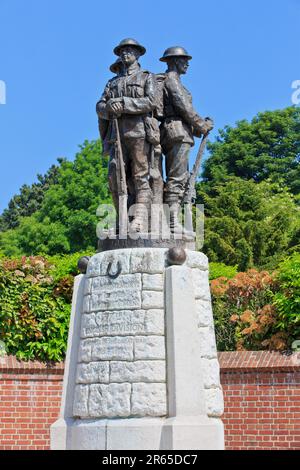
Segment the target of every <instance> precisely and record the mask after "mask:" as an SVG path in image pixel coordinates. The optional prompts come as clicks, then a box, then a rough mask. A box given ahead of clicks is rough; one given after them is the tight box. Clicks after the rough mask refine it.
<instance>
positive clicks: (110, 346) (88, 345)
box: [78, 336, 133, 362]
mask: <svg viewBox="0 0 300 470" xmlns="http://www.w3.org/2000/svg"><path fill="white" fill-rule="evenodd" d="M132 359H133V337H132V336H112V337H110V336H103V337H101V338H91V339H84V340H81V341H80V346H79V357H78V360H79V362H91V361H99V360H102V361H106V360H120V361H126V360H127V361H131V360H132Z"/></svg>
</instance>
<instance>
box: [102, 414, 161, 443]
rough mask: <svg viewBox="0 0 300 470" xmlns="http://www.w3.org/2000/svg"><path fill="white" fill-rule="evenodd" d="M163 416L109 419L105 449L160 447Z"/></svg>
mask: <svg viewBox="0 0 300 470" xmlns="http://www.w3.org/2000/svg"><path fill="white" fill-rule="evenodd" d="M164 422H165V419H164V418H138V419H134V418H132V419H131V418H130V419H123V420H122V419H117V420H112V421H109V422H108V424H107V450H151V449H161V440H162V433H163V425H164Z"/></svg>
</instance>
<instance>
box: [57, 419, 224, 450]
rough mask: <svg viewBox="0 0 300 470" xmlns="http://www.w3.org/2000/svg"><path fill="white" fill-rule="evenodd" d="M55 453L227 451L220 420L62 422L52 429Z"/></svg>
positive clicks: (71, 420) (75, 420)
mask: <svg viewBox="0 0 300 470" xmlns="http://www.w3.org/2000/svg"><path fill="white" fill-rule="evenodd" d="M51 449H53V450H193V449H194V450H223V449H224V429H223V423H222V421H221V420H220V419H218V418H206V417H205V416H203V417H202V416H199V417H197V416H196V417H176V418H166V419H165V418H129V419H115V420H105V419H103V420H102V419H101V420H80V419H67V420H64V419H62V418H61V419H59V420H57V421H56V422H55V423H54V424H53V425H52V426H51Z"/></svg>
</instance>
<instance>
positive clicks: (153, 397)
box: [131, 383, 167, 416]
mask: <svg viewBox="0 0 300 470" xmlns="http://www.w3.org/2000/svg"><path fill="white" fill-rule="evenodd" d="M131 403H132V407H131V413H132V415H134V416H166V414H167V394H166V385H165V384H164V383H154V384H153V383H149V384H148V383H136V384H133V385H132V397H131Z"/></svg>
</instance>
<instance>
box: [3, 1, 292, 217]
mask: <svg viewBox="0 0 300 470" xmlns="http://www.w3.org/2000/svg"><path fill="white" fill-rule="evenodd" d="M299 19H300V0H251V1H250V0H244V1H241V0H226V1H225V0H210V1H209V2H207V0H206V1H202V0H186V1H185V2H183V1H179V0H151V2H150V1H145V0H130V1H129V0H114V1H111V2H108V1H101V0H84V1H83V0H81V1H79V0H26V1H25V0H0V46H1V49H0V50H1V56H0V80H2V81H4V82H5V83H6V92H7V103H6V104H5V105H0V157H1V166H0V168H1V171H0V211H2V209H4V208H5V207H6V205H7V203H8V201H9V199H10V198H11V197H12V196H13V195H14V194H15V193H16V192H17V191H18V189H19V187H20V186H21V185H22V184H24V183H27V184H30V183H32V182H34V181H35V178H36V174H37V173H44V172H46V171H47V169H48V168H49V167H50V165H51V164H53V163H55V162H56V158H57V157H60V156H65V157H67V158H68V159H72V158H73V157H74V154H75V153H76V151H77V150H78V145H79V144H80V143H82V142H83V141H84V140H85V139H95V138H97V137H98V129H97V119H96V114H95V103H96V101H97V99H98V97H99V95H100V94H101V92H102V89H103V88H104V85H105V83H106V81H107V80H108V78H109V77H110V72H109V71H108V67H109V65H110V64H111V63H112V61H113V60H114V56H113V53H112V49H113V48H114V46H115V45H116V44H118V43H119V41H120V40H121V39H123V38H124V37H128V36H130V37H135V38H136V39H137V40H138V41H139V42H141V43H142V44H143V45H144V46H145V47H146V48H147V54H146V55H145V56H144V57H142V60H141V63H142V66H143V67H144V68H146V69H149V70H150V71H153V72H160V71H163V70H164V64H162V63H160V62H159V61H158V59H159V57H160V56H161V55H162V53H163V51H164V49H166V48H167V47H169V46H171V45H177V44H179V45H183V46H184V47H185V48H186V49H187V50H188V51H189V53H190V54H191V55H192V56H193V60H192V61H191V64H190V68H189V71H188V75H186V76H185V77H184V78H183V81H184V83H185V85H186V86H187V87H188V88H189V89H190V90H191V92H192V94H193V99H194V105H195V108H196V109H197V110H198V111H199V113H200V114H202V115H204V116H206V115H209V116H212V117H213V118H214V121H215V125H216V131H217V129H219V128H222V127H223V126H224V125H226V124H234V123H235V122H236V121H237V120H239V119H243V118H246V119H251V118H252V117H253V116H254V115H255V114H256V113H257V112H259V111H264V110H266V109H268V110H271V109H278V108H283V107H285V106H289V105H290V104H291V95H292V89H291V83H292V81H294V80H299V79H300V69H299V55H300V34H299ZM215 133H216V132H215ZM194 154H195V151H194V152H193V155H194Z"/></svg>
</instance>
